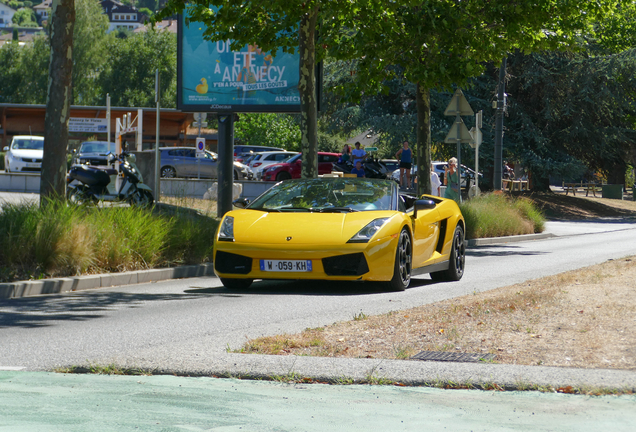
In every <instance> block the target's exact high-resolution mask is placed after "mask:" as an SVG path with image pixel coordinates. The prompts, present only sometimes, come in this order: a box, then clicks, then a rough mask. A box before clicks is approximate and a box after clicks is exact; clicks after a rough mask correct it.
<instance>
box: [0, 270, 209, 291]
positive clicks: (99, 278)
mask: <svg viewBox="0 0 636 432" xmlns="http://www.w3.org/2000/svg"><path fill="white" fill-rule="evenodd" d="M212 275H214V267H213V265H212V263H205V264H198V265H189V266H180V267H170V268H160V269H151V270H138V271H130V272H122V273H108V274H98V275H87V276H74V277H65V278H55V279H43V280H34V281H19V282H11V283H2V284H0V299H10V298H20V297H30V296H37V295H44V294H62V293H68V292H74V291H82V290H89V289H97V288H106V287H114V286H121V285H131V284H139V283H149V282H157V281H162V280H169V279H183V278H190V277H201V276H212Z"/></svg>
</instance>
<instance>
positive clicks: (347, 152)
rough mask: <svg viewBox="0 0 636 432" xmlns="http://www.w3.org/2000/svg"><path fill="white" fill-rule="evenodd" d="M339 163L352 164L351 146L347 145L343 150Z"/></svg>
mask: <svg viewBox="0 0 636 432" xmlns="http://www.w3.org/2000/svg"><path fill="white" fill-rule="evenodd" d="M338 163H343V164H347V163H351V147H350V146H349V144H345V145H344V147H343V148H342V153H341V154H340V160H339V161H338Z"/></svg>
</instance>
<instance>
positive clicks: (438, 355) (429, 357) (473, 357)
mask: <svg viewBox="0 0 636 432" xmlns="http://www.w3.org/2000/svg"><path fill="white" fill-rule="evenodd" d="M496 357H497V356H496V355H495V354H472V353H454V352H444V351H422V352H421V353H419V354H415V355H414V356H413V357H411V360H425V361H446V362H473V363H474V362H480V361H492V360H494V359H495V358H496Z"/></svg>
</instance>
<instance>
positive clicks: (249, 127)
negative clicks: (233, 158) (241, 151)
mask: <svg viewBox="0 0 636 432" xmlns="http://www.w3.org/2000/svg"><path fill="white" fill-rule="evenodd" d="M234 138H235V139H236V140H237V141H239V142H241V143H242V144H247V145H264V146H270V147H280V148H284V149H285V150H293V151H298V150H299V148H300V125H299V119H298V116H297V115H291V114H273V113H269V114H241V116H240V121H238V122H236V124H235V126H234Z"/></svg>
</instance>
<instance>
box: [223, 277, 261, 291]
mask: <svg viewBox="0 0 636 432" xmlns="http://www.w3.org/2000/svg"><path fill="white" fill-rule="evenodd" d="M252 282H254V279H228V278H221V283H222V284H223V286H224V287H225V288H229V289H247V288H249V287H250V285H252Z"/></svg>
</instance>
